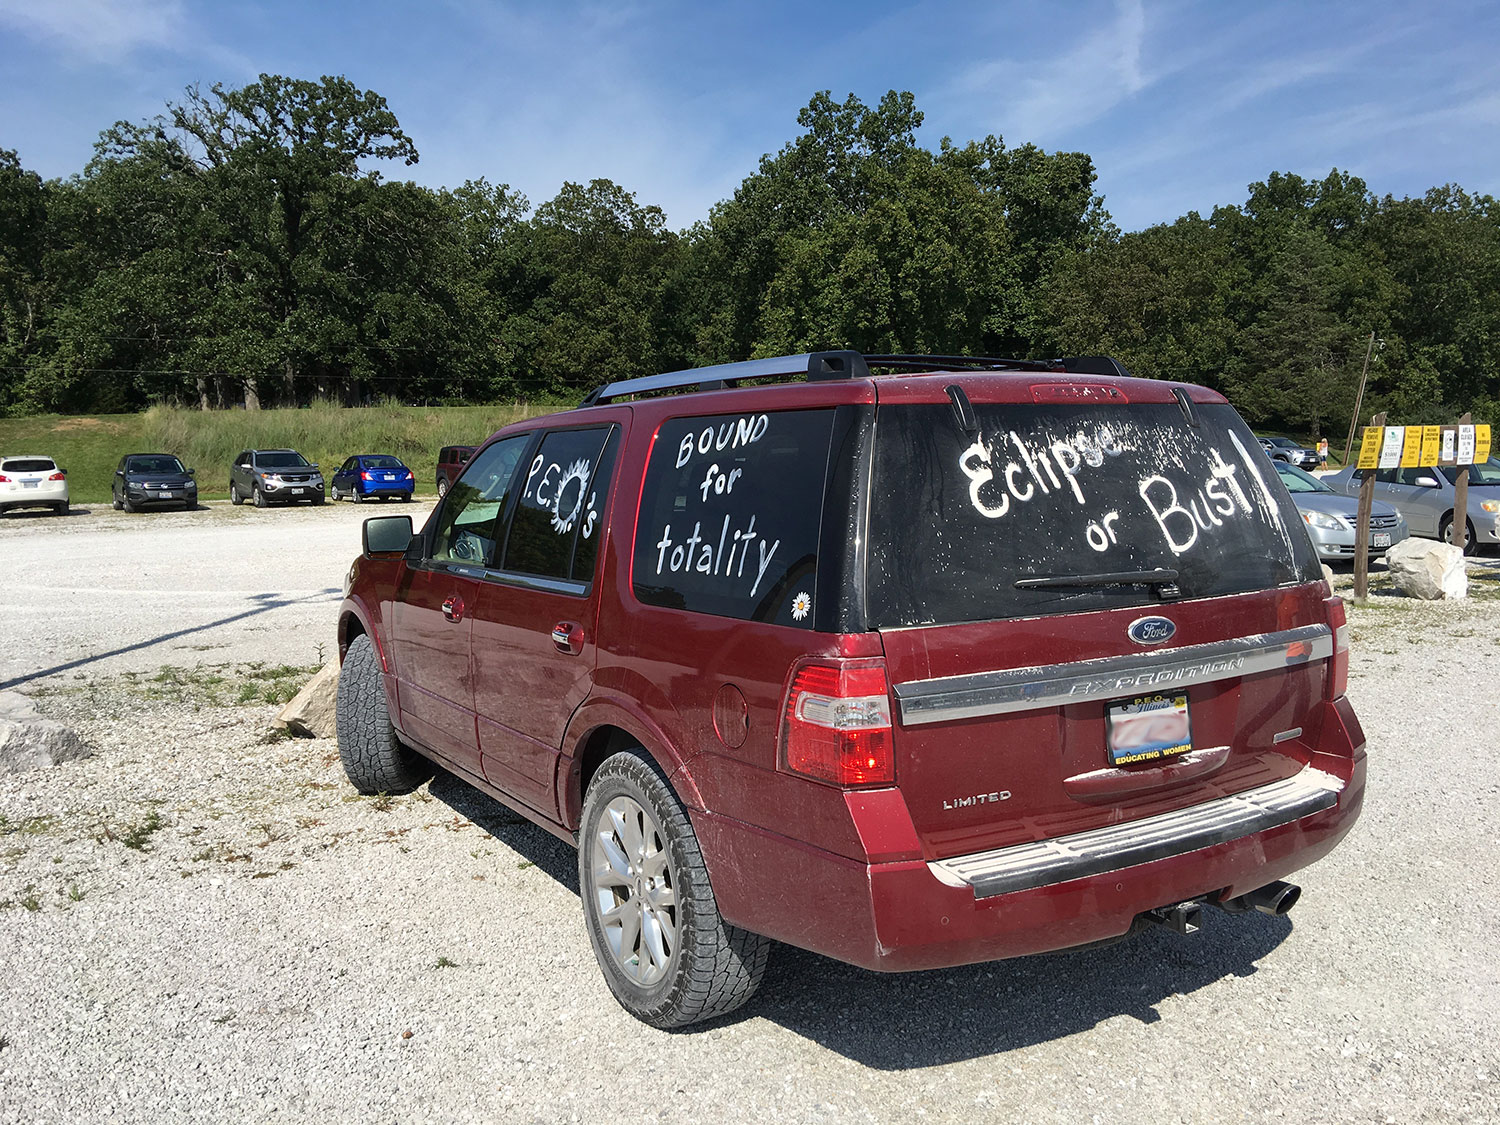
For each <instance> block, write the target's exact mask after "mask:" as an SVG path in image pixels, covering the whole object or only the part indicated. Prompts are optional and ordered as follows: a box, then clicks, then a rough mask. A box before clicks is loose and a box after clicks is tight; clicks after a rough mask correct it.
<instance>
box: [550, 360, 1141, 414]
mask: <svg viewBox="0 0 1500 1125" xmlns="http://www.w3.org/2000/svg"><path fill="white" fill-rule="evenodd" d="M1075 365H1076V366H1075ZM872 367H884V368H888V369H890V368H894V369H896V370H902V371H926V370H931V369H933V368H940V369H956V370H965V369H968V370H977V371H1006V370H1008V371H1063V370H1067V371H1076V372H1078V373H1080V374H1092V375H1129V374H1130V372H1129V371H1127V370H1126V369H1125V367H1124V365H1123V364H1121V363H1120V362H1119V361H1118V360H1114V359H1110V358H1109V357H1108V356H1082V357H1079V358H1075V359H999V358H996V357H994V356H960V355H862V354H861V353H859V352H855V351H828V352H804V353H802V354H801V355H783V356H776V357H774V358H771V359H750V360H746V361H744V362H743V363H720V364H715V365H714V366H712V367H690V368H688V369H687V370H685V371H668V372H666V373H665V374H662V375H644V376H641V377H640V378H636V379H620V380H618V381H616V382H613V383H606V384H604V385H603V386H602V387H596V388H595V389H594V390H593V391H591V392H590V393H589V395H588V397H587V398H585V399H584V400H583V401H582V402H581V403H579V406H599V405H601V404H603V403H606V402H611V401H613V400H615V399H619V398H624V397H626V396H627V395H638V394H649V393H651V392H653V391H682V390H688V389H692V390H698V391H718V390H723V389H724V388H725V387H726V386H728V385H730V384H731V383H737V382H739V381H740V380H741V379H774V378H781V377H787V378H790V377H792V376H797V375H805V376H807V381H808V382H810V383H818V382H824V381H827V380H832V379H868V378H869V377H870V368H872Z"/></svg>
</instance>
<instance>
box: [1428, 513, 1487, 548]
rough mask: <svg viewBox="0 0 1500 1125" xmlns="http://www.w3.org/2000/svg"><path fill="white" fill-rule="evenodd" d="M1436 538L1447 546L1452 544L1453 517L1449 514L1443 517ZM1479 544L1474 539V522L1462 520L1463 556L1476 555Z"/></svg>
mask: <svg viewBox="0 0 1500 1125" xmlns="http://www.w3.org/2000/svg"><path fill="white" fill-rule="evenodd" d="M1438 537H1439V538H1440V539H1442V541H1443V542H1444V543H1447V544H1448V545H1449V546H1452V544H1453V515H1452V513H1449V514H1448V515H1446V516H1444V517H1443V526H1442V527H1441V528H1439V529H1438ZM1478 553H1479V543H1478V542H1477V541H1476V540H1475V538H1474V521H1473V520H1468V519H1466V520H1464V554H1466V555H1477V554H1478Z"/></svg>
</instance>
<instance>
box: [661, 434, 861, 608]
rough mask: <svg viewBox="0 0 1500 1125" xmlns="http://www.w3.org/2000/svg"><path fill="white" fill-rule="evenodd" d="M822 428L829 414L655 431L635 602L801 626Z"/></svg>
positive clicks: (813, 570)
mask: <svg viewBox="0 0 1500 1125" xmlns="http://www.w3.org/2000/svg"><path fill="white" fill-rule="evenodd" d="M832 427H833V411H831V410H807V411H785V412H781V413H775V414H749V415H741V414H722V415H715V416H712V417H705V418H676V419H673V420H672V421H669V422H667V423H665V424H663V426H662V427H661V430H660V432H659V433H658V434H657V437H656V444H655V445H654V447H653V449H652V453H651V462H650V464H649V465H648V466H647V469H646V481H645V486H644V489H643V494H642V496H641V515H640V521H639V523H638V524H637V526H636V539H635V551H634V565H633V568H632V571H631V578H632V581H633V583H634V589H635V595H636V597H638V598H639V599H640V600H641V601H643V602H646V603H648V604H651V605H661V606H671V607H673V608H677V609H688V610H694V611H696V612H701V613H712V614H716V615H718V616H721V617H737V618H742V619H745V620H751V621H770V622H776V623H778V624H782V625H798V626H801V627H803V628H809V629H810V628H812V624H813V619H814V614H813V612H812V611H813V605H812V597H813V593H814V590H815V588H816V580H817V562H818V534H819V525H820V522H821V516H822V508H823V487H824V480H825V478H826V476H827V472H828V446H829V437H830V434H831V432H832Z"/></svg>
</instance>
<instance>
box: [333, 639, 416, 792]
mask: <svg viewBox="0 0 1500 1125" xmlns="http://www.w3.org/2000/svg"><path fill="white" fill-rule="evenodd" d="M335 722H336V724H337V727H338V739H339V760H340V761H341V762H343V764H344V775H345V776H346V777H348V779H349V782H350V784H351V785H353V786H354V788H356V789H358V790H359V791H360V792H361V793H408V792H410V791H411V790H413V789H415V788H416V787H417V786H418V785H421V784H422V782H424V781H426V780H427V779H428V778H429V777H431V776H432V764H431V763H430V762H428V761H427V759H426V758H424V757H422V756H421V755H420V754H418V753H417V752H416V751H415V750H413V749H412V748H411V747H409V746H406V745H404V744H403V743H402V742H401V740H400V739H398V738H397V737H396V728H395V727H393V726H392V725H391V716H390V712H389V711H388V710H387V709H386V702H385V685H384V684H383V683H382V682H381V679H380V660H379V658H378V657H377V656H376V655H375V646H374V645H373V644H371V643H370V638H369V637H367V636H365V635H364V634H363V633H361V634H360V635H359V636H357V637H355V638H354V640H352V641H350V642H349V651H348V652H346V653H344V666H343V667H342V668H340V669H339V691H338V703H337V707H336V710H335Z"/></svg>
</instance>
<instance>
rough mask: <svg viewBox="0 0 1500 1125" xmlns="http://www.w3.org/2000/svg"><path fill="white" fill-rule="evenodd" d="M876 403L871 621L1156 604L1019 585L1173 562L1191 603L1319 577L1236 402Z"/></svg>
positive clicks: (1138, 594)
mask: <svg viewBox="0 0 1500 1125" xmlns="http://www.w3.org/2000/svg"><path fill="white" fill-rule="evenodd" d="M974 411H975V414H976V416H977V418H978V421H979V432H978V433H977V434H974V433H965V432H964V431H963V430H962V429H961V428H960V426H959V425H958V422H957V420H956V416H955V412H954V411H953V409H951V408H950V407H949V406H948V405H947V404H946V403H945V404H941V405H925V404H923V405H892V406H884V407H881V409H880V413H879V417H878V421H877V425H876V449H875V465H874V479H873V487H872V496H871V507H870V513H871V514H870V545H869V551H868V560H869V561H868V565H867V579H868V585H869V593H868V598H869V602H868V612H869V615H870V620H871V623H872V624H873V625H875V626H876V627H899V626H910V625H926V624H945V623H956V622H965V621H984V620H994V619H1004V618H1015V617H1027V616H1034V615H1038V614H1052V613H1072V612H1079V611H1084V610H1095V609H1110V608H1115V607H1120V606H1131V605H1151V604H1156V603H1157V601H1158V598H1157V594H1156V590H1157V589H1158V587H1153V586H1151V585H1147V584H1142V583H1124V584H1115V583H1112V582H1108V581H1100V582H1096V583H1095V582H1090V583H1083V582H1081V583H1080V584H1079V585H1076V586H1071V585H1053V586H1047V587H1041V588H1022V589H1017V588H1016V586H1015V583H1016V582H1017V581H1018V580H1022V579H1028V578H1029V579H1037V578H1060V579H1070V578H1077V579H1082V578H1090V577H1092V578H1094V579H1096V580H1097V579H1098V577H1099V576H1101V575H1111V574H1114V575H1118V574H1122V573H1131V572H1141V571H1152V570H1157V569H1170V570H1175V571H1177V572H1178V578H1177V585H1178V587H1179V588H1180V592H1181V596H1182V597H1184V598H1202V597H1213V596H1218V595H1224V594H1235V593H1243V592H1246V591H1250V590H1258V589H1266V588H1271V587H1276V586H1280V585H1285V584H1289V583H1293V582H1305V581H1316V580H1318V579H1319V578H1321V576H1322V572H1321V570H1320V568H1319V566H1318V562H1317V559H1316V556H1315V555H1314V554H1313V552H1312V548H1311V546H1310V544H1309V542H1308V539H1307V534H1306V532H1305V531H1304V530H1303V528H1302V525H1301V521H1300V519H1299V518H1298V516H1297V512H1296V509H1295V508H1294V507H1293V506H1292V503H1291V500H1290V497H1288V496H1287V494H1286V490H1285V488H1283V487H1282V485H1281V484H1280V482H1279V481H1278V480H1277V478H1276V473H1275V472H1274V471H1273V470H1272V469H1271V467H1270V464H1269V462H1268V461H1267V460H1266V457H1265V454H1264V453H1263V452H1261V448H1260V446H1259V444H1258V443H1257V441H1256V439H1255V436H1254V435H1253V434H1252V433H1251V432H1250V430H1249V428H1248V427H1247V426H1246V425H1245V424H1244V422H1243V421H1242V420H1241V419H1240V417H1239V416H1238V415H1237V414H1236V413H1235V412H1234V410H1233V408H1232V407H1229V406H1227V405H1198V406H1196V407H1195V408H1194V411H1195V414H1196V417H1197V421H1198V424H1197V425H1193V424H1191V423H1190V422H1189V421H1188V419H1187V418H1186V416H1185V415H1184V414H1183V412H1182V410H1181V409H1180V408H1179V407H1178V406H1177V405H1176V404H1175V403H1174V404H1171V405H1157V404H1139V405H1130V406H1111V407H1109V408H1107V409H1105V408H1101V407H1099V406H1094V405H1070V404H1057V405H1051V404H1035V405H1033V404H1019V405H1009V404H1007V405H985V404H975V406H974Z"/></svg>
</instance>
